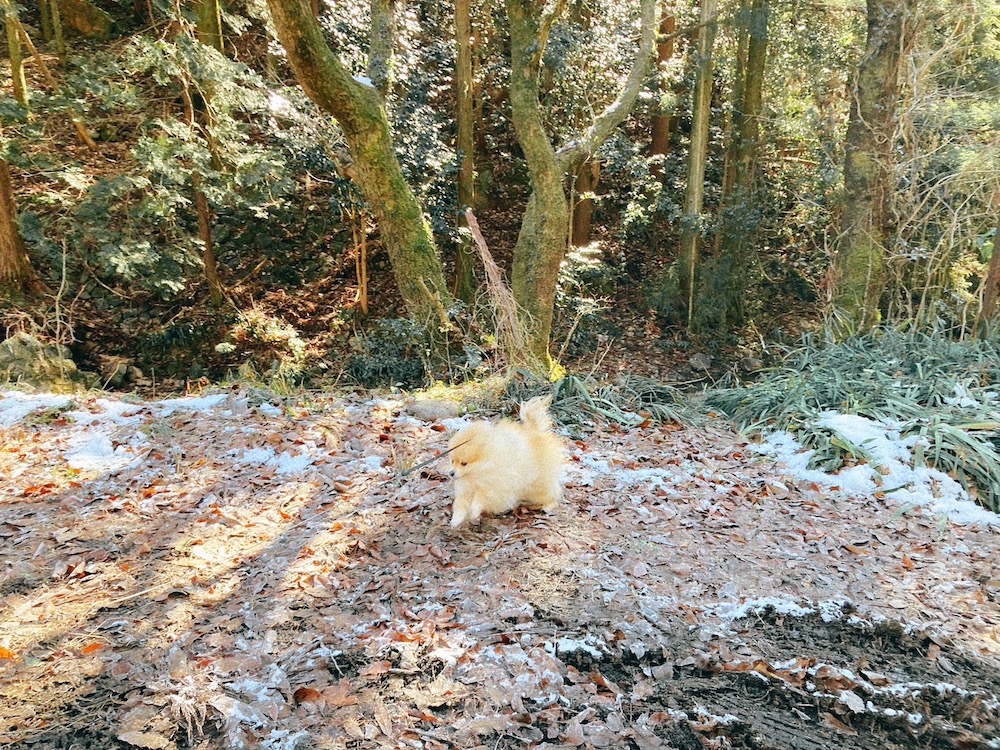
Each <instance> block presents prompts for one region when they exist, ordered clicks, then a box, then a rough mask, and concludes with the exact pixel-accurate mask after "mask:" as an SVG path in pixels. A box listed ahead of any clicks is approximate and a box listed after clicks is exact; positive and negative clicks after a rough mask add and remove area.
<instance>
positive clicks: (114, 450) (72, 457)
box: [64, 431, 141, 472]
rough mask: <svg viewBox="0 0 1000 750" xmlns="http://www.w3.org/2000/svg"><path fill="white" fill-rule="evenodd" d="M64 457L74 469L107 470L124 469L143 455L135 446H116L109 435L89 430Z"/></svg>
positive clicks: (76, 440)
mask: <svg viewBox="0 0 1000 750" xmlns="http://www.w3.org/2000/svg"><path fill="white" fill-rule="evenodd" d="M64 458H65V459H66V463H68V464H69V465H70V466H71V467H72V468H74V469H80V470H83V471H98V472H105V471H119V470H121V469H124V468H126V467H128V466H131V465H133V464H135V463H137V462H138V461H139V460H140V458H141V457H140V456H137V455H136V453H135V448H134V447H131V446H126V445H118V446H115V445H114V444H113V443H112V442H111V438H110V437H108V436H107V435H105V434H103V433H99V432H91V431H87V432H84V433H83V434H82V435H81V436H80V437H78V438H76V439H75V440H74V441H73V447H72V448H71V449H69V450H68V451H66V452H65V454H64Z"/></svg>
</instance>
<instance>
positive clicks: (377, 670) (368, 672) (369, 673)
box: [358, 661, 392, 677]
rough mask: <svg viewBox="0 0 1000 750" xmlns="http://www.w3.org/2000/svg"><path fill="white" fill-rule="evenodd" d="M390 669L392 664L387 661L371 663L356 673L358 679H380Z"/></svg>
mask: <svg viewBox="0 0 1000 750" xmlns="http://www.w3.org/2000/svg"><path fill="white" fill-rule="evenodd" d="M390 669H392V663H391V662H388V661H373V662H372V663H371V664H369V665H368V666H366V667H364V668H362V669H361V670H360V671H359V672H358V676H359V677H381V676H382V675H384V674H387V673H388V672H389V670H390Z"/></svg>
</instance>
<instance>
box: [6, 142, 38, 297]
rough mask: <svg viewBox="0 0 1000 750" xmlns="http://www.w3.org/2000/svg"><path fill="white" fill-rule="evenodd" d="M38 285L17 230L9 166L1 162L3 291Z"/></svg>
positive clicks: (15, 206) (24, 288)
mask: <svg viewBox="0 0 1000 750" xmlns="http://www.w3.org/2000/svg"><path fill="white" fill-rule="evenodd" d="M36 282H37V279H36V277H35V273H34V270H33V269H32V267H31V262H30V261H29V260H28V253H27V252H26V251H25V249H24V240H22V239H21V233H20V231H19V230H18V226H17V204H16V203H15V201H14V182H13V180H12V179H11V175H10V164H8V163H7V160H6V159H0V289H4V290H7V291H11V290H13V291H18V292H20V291H24V290H26V289H28V288H30V287H32V286H34V285H35V284H36Z"/></svg>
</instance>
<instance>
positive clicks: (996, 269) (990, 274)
mask: <svg viewBox="0 0 1000 750" xmlns="http://www.w3.org/2000/svg"><path fill="white" fill-rule="evenodd" d="M993 211H994V213H995V214H996V215H997V223H996V228H995V229H994V230H993V255H991V256H990V264H989V266H988V267H987V269H986V278H985V279H984V280H983V308H982V311H981V315H982V318H983V320H985V321H987V322H989V321H992V320H993V316H994V315H996V312H997V299H998V298H1000V192H997V193H995V194H994V195H993ZM988 330H989V329H988V328H987V332H988Z"/></svg>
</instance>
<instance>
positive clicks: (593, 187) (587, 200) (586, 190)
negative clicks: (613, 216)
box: [572, 160, 601, 247]
mask: <svg viewBox="0 0 1000 750" xmlns="http://www.w3.org/2000/svg"><path fill="white" fill-rule="evenodd" d="M600 178H601V162H599V161H596V160H594V161H587V162H584V163H583V164H582V165H581V166H580V168H579V169H578V170H577V171H576V181H575V183H574V188H575V190H576V194H577V196H579V198H578V200H577V202H576V205H575V206H574V207H573V233H572V237H573V247H583V246H584V245H586V244H589V243H590V228H591V225H592V224H593V219H594V193H595V192H596V191H597V183H598V181H599V180H600Z"/></svg>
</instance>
